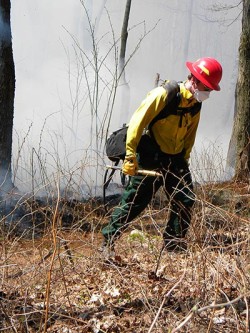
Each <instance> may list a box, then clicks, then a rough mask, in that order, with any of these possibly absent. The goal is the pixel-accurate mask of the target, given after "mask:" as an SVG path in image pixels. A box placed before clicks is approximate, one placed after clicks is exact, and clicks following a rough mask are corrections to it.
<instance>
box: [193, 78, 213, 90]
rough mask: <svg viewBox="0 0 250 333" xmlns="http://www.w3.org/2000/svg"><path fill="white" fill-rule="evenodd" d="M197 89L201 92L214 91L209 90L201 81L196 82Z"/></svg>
mask: <svg viewBox="0 0 250 333" xmlns="http://www.w3.org/2000/svg"><path fill="white" fill-rule="evenodd" d="M196 87H197V89H198V90H199V91H212V89H210V88H208V87H207V86H205V84H203V83H202V82H201V81H198V80H196Z"/></svg>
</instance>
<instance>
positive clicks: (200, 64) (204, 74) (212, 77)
mask: <svg viewBox="0 0 250 333" xmlns="http://www.w3.org/2000/svg"><path fill="white" fill-rule="evenodd" d="M186 66H187V68H188V69H189V70H190V72H191V73H192V74H193V75H194V76H195V77H196V78H197V79H198V80H199V81H201V83H203V84H204V85H205V86H206V87H208V88H210V89H213V90H220V86H219V82H220V80H221V77H222V67H221V65H220V63H219V62H218V61H217V60H216V59H214V58H200V59H198V60H196V61H195V62H189V61H187V62H186Z"/></svg>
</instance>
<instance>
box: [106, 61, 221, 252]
mask: <svg viewBox="0 0 250 333" xmlns="http://www.w3.org/2000/svg"><path fill="white" fill-rule="evenodd" d="M186 66H187V68H188V69H189V71H190V74H189V75H188V78H187V80H185V81H184V82H180V83H179V95H180V100H179V102H178V107H177V110H178V108H180V109H181V110H185V108H187V109H188V110H189V112H186V113H185V112H184V113H178V112H177V113H176V114H171V115H169V116H168V117H166V118H164V119H161V120H158V121H156V122H155V123H154V125H153V126H152V128H151V131H150V135H151V139H152V140H153V141H154V142H155V143H156V145H155V147H156V146H157V149H156V148H155V151H152V149H151V148H150V145H148V147H147V149H145V151H140V152H139V153H138V152H137V147H138V143H139V141H140V138H141V136H142V133H143V130H144V129H145V128H147V127H148V126H149V124H150V122H151V121H152V119H154V118H155V117H156V116H157V114H159V112H160V111H161V110H162V109H163V108H164V107H168V106H166V104H167V102H168V99H169V98H170V96H169V95H170V94H168V89H164V87H162V86H161V87H156V88H155V89H153V90H152V91H150V92H149V93H148V95H147V97H146V98H145V100H143V101H142V103H141V105H140V106H139V108H138V109H137V110H136V111H135V113H134V114H133V116H132V118H131V120H130V122H129V127H128V132H127V140H126V157H125V160H124V163H123V166H122V172H123V173H124V174H125V175H129V176H130V180H129V183H128V185H127V187H126V189H125V190H124V193H123V195H122V198H121V202H120V204H119V205H118V206H117V207H116V208H115V209H114V211H113V213H112V216H111V219H110V221H109V223H108V224H107V225H106V226H105V227H104V228H103V229H102V235H103V237H104V242H103V245H102V251H108V253H112V254H113V249H114V242H115V240H116V239H117V238H119V236H120V235H121V233H122V232H123V231H124V230H125V229H126V227H127V226H128V225H129V223H130V222H131V221H132V220H133V219H134V218H136V217H137V216H138V215H139V214H140V213H141V212H142V211H143V210H144V209H145V208H146V206H147V205H148V204H149V203H150V201H151V199H152V197H153V195H154V194H155V193H156V192H157V190H158V189H159V188H160V187H163V188H164V191H165V193H166V196H167V198H168V199H169V203H170V214H169V218H168V221H167V224H166V227H165V230H164V232H163V241H164V244H163V246H164V248H166V249H167V250H169V251H172V250H177V249H178V250H180V249H183V248H185V236H186V233H187V231H188V228H189V225H190V221H191V212H192V207H193V205H194V202H195V195H194V192H193V184H192V178H191V174H190V170H189V165H188V160H189V158H190V153H191V150H192V148H193V145H194V142H195V136H196V131H197V128H198V124H199V119H200V109H201V106H202V102H204V101H205V100H206V99H208V98H209V96H210V93H211V91H213V90H216V91H219V90H220V86H219V82H220V80H221V77H222V67H221V65H220V63H219V62H218V61H217V60H216V59H214V58H211V57H204V58H200V59H198V60H197V61H195V62H186ZM167 105H168V104H167ZM153 150H154V149H153ZM138 168H140V169H149V170H157V171H160V172H161V174H162V177H149V176H148V177H147V176H146V177H145V176H140V175H136V171H137V169H138Z"/></svg>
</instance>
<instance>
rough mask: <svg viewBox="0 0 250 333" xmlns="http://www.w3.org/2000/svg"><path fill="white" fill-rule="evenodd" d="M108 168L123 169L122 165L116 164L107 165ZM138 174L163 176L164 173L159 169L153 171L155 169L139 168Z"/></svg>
mask: <svg viewBox="0 0 250 333" xmlns="http://www.w3.org/2000/svg"><path fill="white" fill-rule="evenodd" d="M106 168H107V169H114V170H120V171H121V170H122V168H121V167H118V166H115V165H106ZM136 174H137V175H142V176H152V177H161V176H162V174H161V173H160V172H157V171H153V170H144V169H138V170H137V171H136Z"/></svg>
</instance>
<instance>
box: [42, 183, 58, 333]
mask: <svg viewBox="0 0 250 333" xmlns="http://www.w3.org/2000/svg"><path fill="white" fill-rule="evenodd" d="M59 201H60V189H59V183H58V184H57V201H56V207H55V211H54V215H53V220H52V236H53V243H54V250H53V253H52V258H51V263H50V269H49V272H48V280H47V287H46V297H45V304H46V306H45V319H44V333H46V332H47V325H48V316H49V303H50V288H51V275H52V270H53V266H54V261H55V256H56V252H57V238H56V235H57V220H58V207H59Z"/></svg>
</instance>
